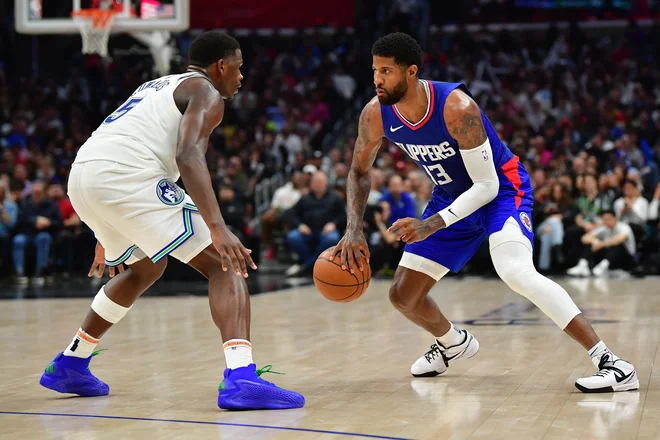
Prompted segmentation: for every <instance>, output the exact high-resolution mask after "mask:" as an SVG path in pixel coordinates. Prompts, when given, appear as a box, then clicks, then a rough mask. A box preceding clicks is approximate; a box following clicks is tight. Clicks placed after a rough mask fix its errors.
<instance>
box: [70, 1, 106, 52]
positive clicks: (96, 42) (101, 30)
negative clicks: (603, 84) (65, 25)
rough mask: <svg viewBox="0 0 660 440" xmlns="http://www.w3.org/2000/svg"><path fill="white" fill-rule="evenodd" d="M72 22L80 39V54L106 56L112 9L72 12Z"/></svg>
mask: <svg viewBox="0 0 660 440" xmlns="http://www.w3.org/2000/svg"><path fill="white" fill-rule="evenodd" d="M71 15H72V16H73V21H75V22H76V24H77V25H78V29H79V30H80V36H81V37H82V53H85V54H93V53H97V54H99V55H101V56H102V57H104V58H105V57H107V56H108V39H109V38H110V31H111V30H112V23H113V21H114V19H115V15H116V12H115V11H114V10H112V9H101V8H89V9H81V10H79V11H73V12H72V14H71Z"/></svg>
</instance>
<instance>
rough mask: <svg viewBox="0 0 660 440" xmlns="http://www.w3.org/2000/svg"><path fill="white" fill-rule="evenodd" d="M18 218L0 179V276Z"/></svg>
mask: <svg viewBox="0 0 660 440" xmlns="http://www.w3.org/2000/svg"><path fill="white" fill-rule="evenodd" d="M16 220H18V205H17V204H16V203H15V202H13V201H12V200H11V198H10V197H9V193H8V191H7V188H6V187H5V184H4V182H2V181H0V276H3V275H6V274H7V271H8V268H7V262H8V261H9V254H10V252H9V251H10V249H11V241H10V240H11V234H12V232H13V230H14V226H16Z"/></svg>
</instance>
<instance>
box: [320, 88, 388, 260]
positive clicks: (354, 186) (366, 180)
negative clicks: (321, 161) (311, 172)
mask: <svg viewBox="0 0 660 440" xmlns="http://www.w3.org/2000/svg"><path fill="white" fill-rule="evenodd" d="M383 136H384V132H383V121H382V119H381V115H380V105H379V103H378V100H377V99H376V98H374V99H372V100H371V101H370V102H369V103H368V104H367V105H366V106H365V107H364V109H363V110H362V114H361V115H360V121H359V125H358V137H357V140H356V141H355V149H354V150H353V163H352V164H351V169H350V171H349V173H348V184H347V188H346V199H347V208H346V209H347V214H348V215H347V217H348V223H347V227H346V235H344V237H343V238H342V239H341V240H340V241H339V243H337V246H335V252H334V254H333V256H332V257H331V259H333V258H334V257H335V256H336V255H340V256H341V267H342V269H344V270H349V271H351V272H355V270H356V269H359V270H364V265H363V263H362V262H363V261H364V260H366V261H367V262H369V256H370V255H369V246H368V245H367V241H366V239H365V237H364V233H363V231H362V225H363V221H362V219H363V217H364V210H365V208H366V206H367V199H368V198H369V192H371V174H370V171H371V167H372V166H373V164H374V161H375V160H376V155H377V154H378V149H379V148H380V143H381V139H382V137H383ZM360 255H363V256H364V258H361V257H360Z"/></svg>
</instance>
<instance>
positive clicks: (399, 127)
mask: <svg viewBox="0 0 660 440" xmlns="http://www.w3.org/2000/svg"><path fill="white" fill-rule="evenodd" d="M402 128H403V125H400V126H398V127H397V128H394V127H392V126H391V125H390V131H391V132H392V133H394V132H395V131H397V130H401V129H402Z"/></svg>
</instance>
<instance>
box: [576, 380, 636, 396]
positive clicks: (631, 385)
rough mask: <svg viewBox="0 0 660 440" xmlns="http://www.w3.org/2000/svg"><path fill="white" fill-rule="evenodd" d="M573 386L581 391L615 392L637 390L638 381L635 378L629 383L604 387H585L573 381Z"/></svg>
mask: <svg viewBox="0 0 660 440" xmlns="http://www.w3.org/2000/svg"><path fill="white" fill-rule="evenodd" d="M575 388H577V389H578V390H580V391H582V392H583V393H616V392H619V391H636V390H639V381H638V380H636V381H634V382H631V383H626V384H623V385H615V386H613V387H604V388H593V389H592V388H586V387H583V386H582V385H580V384H579V383H577V382H575Z"/></svg>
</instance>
